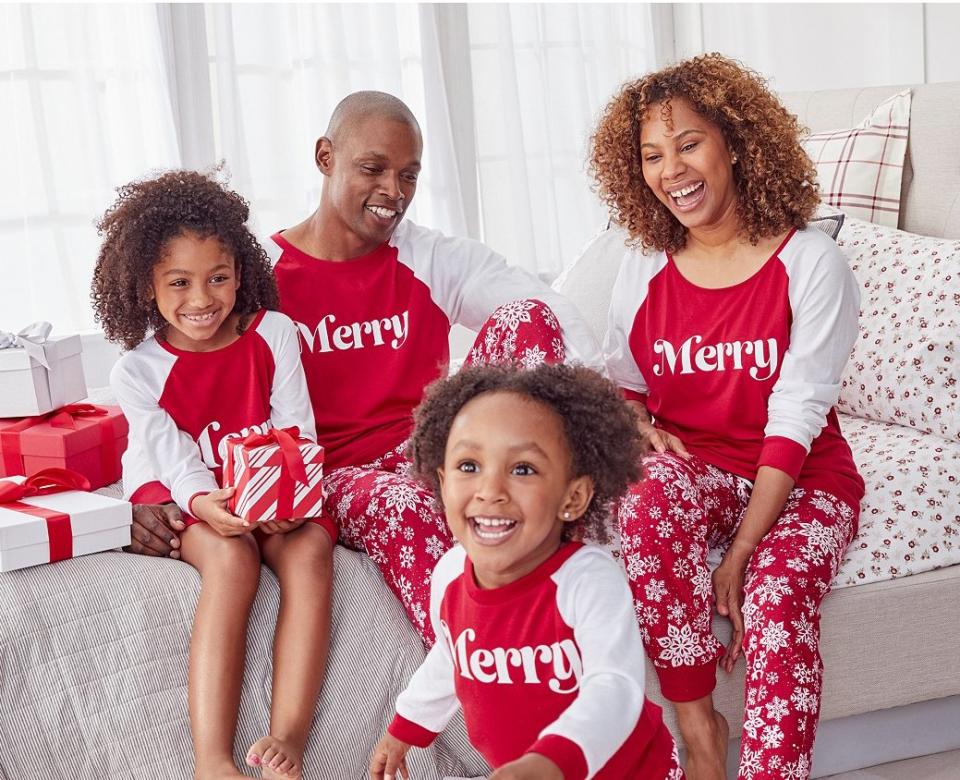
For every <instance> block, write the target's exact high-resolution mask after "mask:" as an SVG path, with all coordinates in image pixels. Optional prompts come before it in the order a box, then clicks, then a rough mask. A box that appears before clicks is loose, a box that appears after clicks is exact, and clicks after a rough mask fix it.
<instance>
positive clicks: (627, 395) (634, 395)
mask: <svg viewBox="0 0 960 780" xmlns="http://www.w3.org/2000/svg"><path fill="white" fill-rule="evenodd" d="M620 392H621V393H623V397H624V399H625V400H627V401H639V402H640V403H642V404H643V405H644V406H646V405H647V394H646V393H638V392H637V391H636V390H630V389H629V388H627V387H621V388H620Z"/></svg>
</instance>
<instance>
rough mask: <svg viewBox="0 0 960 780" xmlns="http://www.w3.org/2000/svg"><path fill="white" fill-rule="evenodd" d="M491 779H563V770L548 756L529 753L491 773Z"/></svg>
mask: <svg viewBox="0 0 960 780" xmlns="http://www.w3.org/2000/svg"><path fill="white" fill-rule="evenodd" d="M489 780H563V772H562V771H561V770H560V767H558V766H557V765H556V764H554V763H553V761H551V760H550V759H549V758H547V757H546V756H541V755H540V754H539V753H527V754H526V755H523V756H521V757H520V758H518V759H517V760H516V761H511V762H510V763H509V764H504V765H503V766H502V767H500V768H499V769H497V770H496V771H495V772H494V773H493V774H492V775H490V778H489Z"/></svg>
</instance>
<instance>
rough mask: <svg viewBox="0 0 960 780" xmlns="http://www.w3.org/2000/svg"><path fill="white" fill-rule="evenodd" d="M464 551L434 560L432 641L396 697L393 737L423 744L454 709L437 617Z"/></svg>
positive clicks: (448, 658)
mask: <svg viewBox="0 0 960 780" xmlns="http://www.w3.org/2000/svg"><path fill="white" fill-rule="evenodd" d="M464 562H465V553H464V551H463V548H462V547H460V546H459V545H458V546H456V547H453V548H452V549H451V550H449V551H448V552H447V553H446V554H445V555H444V556H443V557H442V558H441V559H440V561H439V562H438V563H437V566H436V568H435V569H434V571H433V577H432V579H431V582H430V621H431V623H432V625H433V632H434V636H435V637H436V642H435V643H434V645H433V647H432V648H431V649H430V652H429V653H427V657H426V658H425V659H424V661H423V663H422V664H420V668H418V669H417V671H416V672H414V674H413V677H411V678H410V682H409V683H408V684H407V687H406V689H405V690H404V691H403V693H401V694H400V695H399V696H398V697H397V704H396V715H395V717H394V719H393V722H392V723H391V724H390V727H389V731H390V733H391V734H392V735H393V736H395V737H396V738H397V739H399V740H401V741H403V742H406V743H408V744H410V745H416V746H417V747H426V746H427V745H429V744H430V743H431V742H432V741H433V740H434V739H436V737H437V735H438V734H439V733H440V732H441V731H443V729H444V728H445V727H446V725H447V723H448V722H449V721H450V718H452V717H453V716H454V715H455V714H456V712H457V710H458V709H459V708H460V702H459V700H458V699H457V693H456V688H455V687H454V686H455V680H454V675H455V674H456V670H455V667H454V662H453V656H452V655H451V649H450V644H449V642H448V639H447V636H446V629H445V626H444V625H443V624H442V622H441V620H440V605H441V603H442V602H443V595H444V593H446V590H447V588H448V587H449V586H450V583H451V582H453V581H454V580H455V579H457V577H459V576H460V575H462V574H463V568H464Z"/></svg>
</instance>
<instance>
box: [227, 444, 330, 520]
mask: <svg viewBox="0 0 960 780" xmlns="http://www.w3.org/2000/svg"><path fill="white" fill-rule="evenodd" d="M223 486H224V487H235V488H236V492H235V493H234V494H233V497H232V498H231V499H230V511H232V512H233V513H234V514H236V515H238V516H239V517H242V518H243V519H244V520H247V521H249V522H251V523H262V522H267V521H270V520H290V519H292V518H298V517H317V516H319V515H320V512H321V510H322V509H323V447H321V446H320V445H319V444H317V443H316V442H312V441H310V440H309V439H305V438H303V437H302V436H300V431H299V429H297V428H271V429H270V430H269V431H267V432H266V433H251V434H250V435H249V436H247V437H245V438H243V439H240V440H238V441H234V440H230V442H229V443H228V446H227V457H226V460H225V461H224V464H223Z"/></svg>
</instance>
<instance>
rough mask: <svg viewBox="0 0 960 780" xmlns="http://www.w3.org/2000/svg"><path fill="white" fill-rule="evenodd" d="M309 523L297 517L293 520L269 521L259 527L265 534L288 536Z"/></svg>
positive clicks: (303, 518)
mask: <svg viewBox="0 0 960 780" xmlns="http://www.w3.org/2000/svg"><path fill="white" fill-rule="evenodd" d="M305 522H307V518H305V517H295V518H293V519H292V520H268V521H267V522H265V523H260V525H258V526H257V528H259V529H260V530H261V531H263V532H264V533H265V534H286V533H290V531H294V530H296V529H297V528H299V527H300V526H301V525H303V524H304V523H305Z"/></svg>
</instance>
